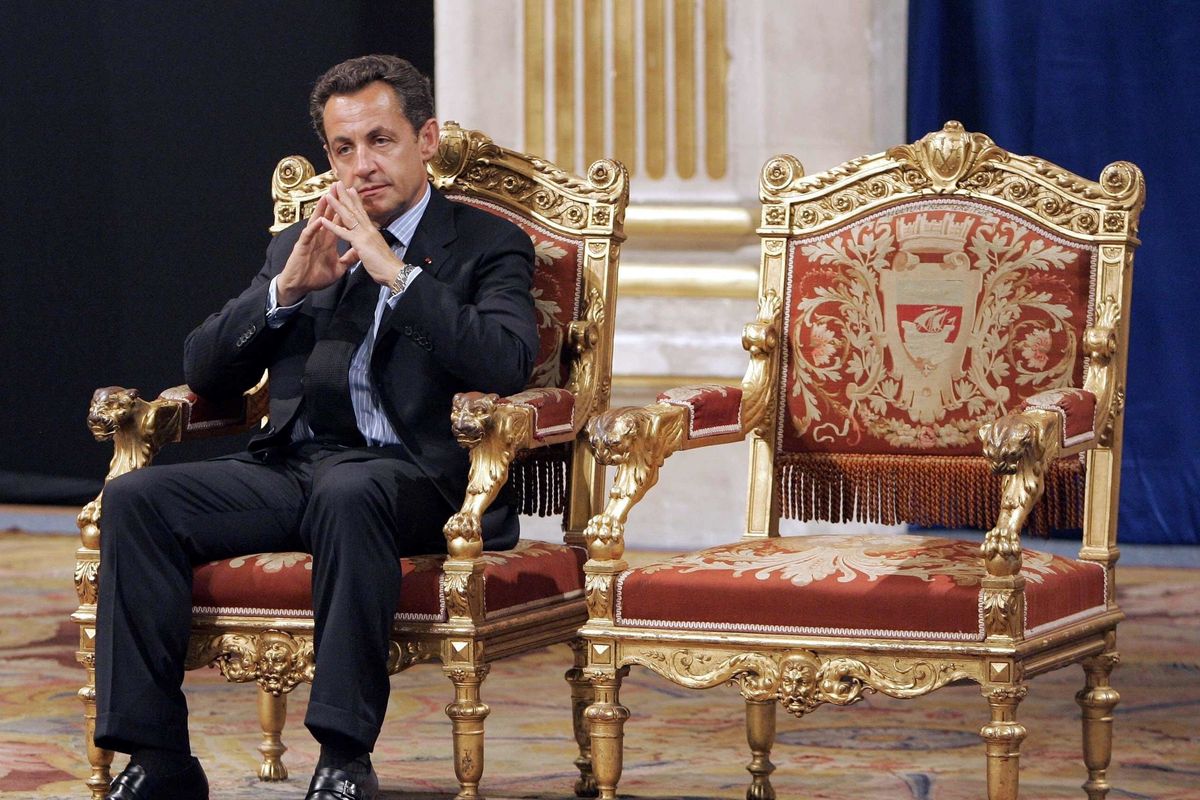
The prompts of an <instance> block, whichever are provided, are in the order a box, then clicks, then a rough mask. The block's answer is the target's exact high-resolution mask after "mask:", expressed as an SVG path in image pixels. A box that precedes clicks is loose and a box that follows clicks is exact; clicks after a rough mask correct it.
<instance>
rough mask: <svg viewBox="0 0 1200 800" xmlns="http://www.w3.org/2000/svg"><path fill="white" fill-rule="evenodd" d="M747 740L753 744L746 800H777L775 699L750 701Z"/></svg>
mask: <svg viewBox="0 0 1200 800" xmlns="http://www.w3.org/2000/svg"><path fill="white" fill-rule="evenodd" d="M746 741H747V742H749V744H750V763H749V764H747V765H746V770H747V771H748V772H749V773H750V788H748V789H747V790H746V800H775V788H774V787H773V786H771V773H772V772H774V771H775V765H774V764H772V763H771V747H772V746H773V745H774V744H775V699H774V698H771V699H770V700H747V701H746Z"/></svg>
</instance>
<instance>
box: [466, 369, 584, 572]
mask: <svg viewBox="0 0 1200 800" xmlns="http://www.w3.org/2000/svg"><path fill="white" fill-rule="evenodd" d="M576 406H577V398H576V396H575V394H574V393H572V392H571V391H569V390H567V389H557V388H553V387H547V388H542V389H527V390H525V391H523V392H519V393H517V394H514V395H508V396H507V397H500V396H499V395H495V394H483V393H481V392H463V393H461V394H457V395H455V396H454V402H453V406H452V408H451V411H450V426H451V429H452V430H453V431H454V438H456V439H457V440H458V443H459V444H461V445H462V446H463V447H466V448H468V449H469V450H470V451H471V452H470V459H471V471H470V475H469V478H468V481H467V495H466V497H465V498H464V499H463V505H462V508H461V509H460V510H459V511H458V512H457V513H455V514H454V515H453V516H452V517H450V519H449V520H448V521H447V522H446V525H445V527H444V528H443V532H444V533H445V535H446V545H447V550H448V552H449V553H450V557H451V558H463V559H470V558H475V557H477V556H479V555H480V554H481V553H482V552H483V526H482V520H483V512H484V511H486V510H487V508H488V506H490V505H491V504H492V501H493V500H495V499H496V495H497V494H498V493H499V492H500V487H502V486H503V485H504V482H505V481H506V480H507V479H508V470H509V467H510V466H511V465H512V461H513V459H514V458H516V456H517V454H518V453H519V452H521V451H522V450H528V449H532V448H538V447H545V446H547V445H551V444H558V443H561V442H569V441H571V440H572V439H574V438H575V436H576V434H577V433H578V432H579V429H580V427H582V419H580V417H579V415H578V414H577V413H576Z"/></svg>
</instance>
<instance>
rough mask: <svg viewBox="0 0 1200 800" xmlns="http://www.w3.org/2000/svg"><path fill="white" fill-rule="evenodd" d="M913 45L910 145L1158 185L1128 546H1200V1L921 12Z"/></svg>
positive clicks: (1027, 2) (1139, 283)
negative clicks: (937, 138) (993, 154)
mask: <svg viewBox="0 0 1200 800" xmlns="http://www.w3.org/2000/svg"><path fill="white" fill-rule="evenodd" d="M908 44H909V55H908V135H909V137H910V139H916V138H919V137H920V136H922V135H924V134H925V133H927V132H929V131H931V130H936V129H938V128H940V127H941V125H942V123H943V122H945V121H946V120H948V119H957V120H960V121H961V122H962V123H963V124H964V125H965V126H966V128H967V129H968V130H973V131H982V132H984V133H987V134H988V135H989V136H991V137H992V139H994V140H995V141H996V143H997V144H999V145H1000V146H1002V147H1004V148H1005V149H1007V150H1011V151H1014V152H1018V153H1025V154H1033V155H1037V156H1040V157H1042V158H1046V159H1049V160H1050V161H1053V162H1055V163H1057V164H1059V165H1060V166H1063V167H1065V168H1067V169H1070V170H1071V171H1073V172H1076V173H1078V174H1080V175H1082V176H1084V177H1088V178H1091V179H1093V180H1095V179H1097V178H1098V177H1099V175H1100V171H1101V169H1103V167H1104V166H1105V165H1106V164H1108V163H1110V162H1112V161H1117V160H1127V161H1132V162H1134V163H1135V164H1137V165H1138V166H1140V167H1141V168H1142V170H1143V172H1144V173H1145V176H1146V185H1147V202H1146V209H1145V211H1144V212H1143V214H1142V218H1141V236H1142V246H1141V247H1140V248H1139V249H1138V251H1137V254H1136V257H1135V266H1134V274H1135V278H1134V291H1133V308H1132V312H1131V314H1132V328H1131V332H1130V334H1131V338H1132V341H1131V345H1130V353H1129V382H1128V405H1127V407H1126V411H1125V451H1124V462H1123V466H1122V471H1121V482H1122V485H1121V510H1120V536H1121V538H1122V540H1123V541H1125V542H1158V543H1174V544H1196V543H1200V435H1198V433H1197V431H1198V430H1200V428H1198V426H1197V424H1196V411H1197V405H1198V403H1197V397H1198V396H1200V369H1197V367H1196V363H1197V361H1200V357H1198V356H1197V355H1196V352H1195V343H1194V342H1193V341H1192V340H1193V339H1194V338H1195V333H1194V331H1195V330H1196V324H1197V319H1198V317H1200V278H1198V276H1200V270H1198V269H1197V257H1196V254H1195V253H1196V227H1197V222H1198V221H1200V169H1197V158H1196V155H1195V148H1196V146H1197V141H1198V140H1200V135H1198V134H1200V103H1198V102H1197V99H1196V98H1197V96H1198V92H1200V57H1198V55H1197V54H1198V53H1200V3H1195V2H1192V0H1177V1H1176V2H1169V1H1168V0H1159V1H1158V2H1151V3H1130V2H1127V1H1125V0H1120V1H1118V0H1089V1H1088V2H1060V1H1058V0H1040V1H1039V0H990V1H989V0H910V5H909V43H908Z"/></svg>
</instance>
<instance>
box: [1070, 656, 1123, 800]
mask: <svg viewBox="0 0 1200 800" xmlns="http://www.w3.org/2000/svg"><path fill="white" fill-rule="evenodd" d="M1118 660H1119V657H1118V655H1117V654H1116V652H1109V653H1103V654H1101V655H1099V656H1095V657H1093V658H1089V659H1086V660H1085V661H1084V662H1083V672H1084V675H1085V676H1086V678H1087V682H1086V684H1085V685H1084V688H1083V689H1081V690H1080V691H1079V693H1078V694H1076V695H1075V702H1076V703H1079V707H1080V709H1081V710H1082V712H1083V763H1084V765H1085V766H1086V767H1087V771H1088V779H1087V782H1086V783H1084V784H1083V790H1084V791H1085V792H1087V796H1088V800H1104V798H1105V797H1106V796H1107V795H1108V790H1109V789H1110V788H1112V787H1111V785H1110V784H1109V782H1108V763H1109V761H1110V760H1111V759H1112V722H1113V713H1112V712H1113V708H1115V707H1116V705H1117V703H1118V702H1120V700H1121V695H1120V694H1118V693H1117V690H1116V689H1114V688H1112V686H1110V685H1109V683H1108V678H1109V675H1111V674H1112V670H1113V667H1114V666H1116V664H1117V661H1118Z"/></svg>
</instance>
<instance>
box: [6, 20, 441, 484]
mask: <svg viewBox="0 0 1200 800" xmlns="http://www.w3.org/2000/svg"><path fill="white" fill-rule="evenodd" d="M370 52H387V53H396V54H399V55H402V56H405V57H406V58H408V59H409V60H410V61H412V62H413V63H414V64H415V65H416V66H417V67H418V68H420V69H422V71H424V72H425V73H426V74H429V75H432V74H433V3H432V0H406V1H405V2H391V3H384V2H371V0H341V2H337V3H328V2H315V1H308V2H305V1H303V0H288V1H287V2H284V1H283V0H276V1H275V2H264V1H260V2H253V3H241V2H239V3H235V2H216V3H183V2H168V3H163V2H159V1H158V0H154V1H153V2H151V1H150V0H142V1H135V0H124V1H123V2H120V3H107V2H83V0H79V2H53V3H48V2H42V0H33V1H32V2H21V1H20V0H6V2H4V3H3V4H2V6H0V133H2V137H0V142H2V143H3V144H2V145H0V147H2V152H3V154H4V159H3V164H4V166H3V168H4V190H3V191H2V192H0V219H3V222H2V223H0V237H2V238H0V298H3V299H2V301H0V302H2V304H3V305H2V315H3V322H2V324H3V337H4V339H3V347H2V349H0V352H2V353H3V359H4V361H3V375H4V386H3V390H2V391H0V425H2V426H3V431H4V433H3V435H2V436H0V502H43V503H55V502H80V501H82V500H85V499H90V497H91V496H94V495H95V493H96V491H97V490H98V489H99V486H100V479H101V478H102V477H103V475H104V473H105V470H106V467H107V463H108V459H109V458H110V457H111V455H112V447H111V445H99V444H97V443H95V442H94V441H92V439H91V436H90V435H89V434H88V432H87V430H86V428H85V427H84V416H85V414H86V411H87V403H88V399H89V398H90V396H91V393H92V390H93V389H94V388H96V387H98V386H108V385H113V384H118V385H122V386H131V387H138V388H139V389H140V390H141V391H142V392H143V394H144V395H145V396H148V397H153V396H155V395H156V394H157V393H158V392H159V391H161V390H162V389H164V388H166V387H168V386H172V385H175V384H178V383H180V382H182V363H181V357H182V350H183V340H184V337H185V336H186V335H187V333H188V331H190V330H191V329H192V328H193V327H194V326H195V325H196V324H197V323H199V322H200V321H201V320H202V319H204V317H205V316H207V315H208V314H210V313H212V312H213V311H216V310H217V309H218V308H220V306H221V304H222V303H223V302H224V301H225V300H226V299H227V298H229V297H232V296H233V295H235V294H236V293H237V292H239V291H241V289H242V288H244V287H245V286H246V285H247V283H249V281H250V278H251V277H253V275H254V273H255V272H256V271H257V270H258V268H259V267H260V266H261V264H262V259H263V252H264V250H265V248H266V245H267V242H268V240H269V234H268V233H267V228H268V226H269V225H270V224H271V222H272V216H271V196H270V179H271V173H272V171H273V170H274V167H275V164H276V163H277V162H278V160H279V159H280V158H282V157H284V156H287V155H291V154H293V153H296V154H300V155H304V156H306V157H307V158H308V159H309V160H311V161H312V162H313V163H314V165H316V167H317V169H318V170H324V169H326V168H327V164H326V162H325V159H324V157H323V155H322V153H321V148H320V145H319V143H318V141H317V139H316V136H315V134H314V133H313V131H312V128H311V126H310V123H309V119H308V110H307V109H308V92H309V90H310V89H311V88H312V84H313V82H314V81H315V80H316V78H317V77H318V76H319V75H320V74H321V73H322V72H323V71H324V70H325V69H327V68H328V67H330V66H332V65H333V64H335V63H337V62H338V61H341V60H343V59H345V58H349V57H351V56H356V55H363V54H365V53H370ZM241 446H242V442H239V441H229V440H225V441H223V442H212V443H204V444H197V445H195V446H192V445H188V446H178V445H177V446H173V447H168V448H165V449H164V450H163V453H162V455H161V456H160V459H159V460H160V461H172V460H179V459H191V458H197V457H201V456H206V455H213V454H216V453H218V452H222V451H226V450H230V449H236V448H239V447H241Z"/></svg>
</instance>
